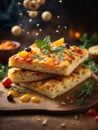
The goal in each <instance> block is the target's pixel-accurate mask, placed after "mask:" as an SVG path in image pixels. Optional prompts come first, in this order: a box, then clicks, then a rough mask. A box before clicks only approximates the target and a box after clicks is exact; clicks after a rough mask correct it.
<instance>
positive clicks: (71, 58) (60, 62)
mask: <svg viewBox="0 0 98 130" xmlns="http://www.w3.org/2000/svg"><path fill="white" fill-rule="evenodd" d="M87 58H88V51H87V50H86V49H80V48H79V47H77V46H70V47H67V46H66V44H64V43H62V44H61V45H55V44H53V43H51V44H50V45H49V48H48V49H47V48H45V47H43V48H41V47H39V46H38V45H37V44H36V43H34V44H33V45H31V46H30V47H28V48H27V49H24V50H23V51H21V52H18V53H17V54H15V55H13V56H12V57H10V58H9V66H10V67H16V68H21V69H26V70H33V71H40V72H44V73H52V74H58V75H69V74H71V73H72V72H73V70H74V69H75V68H76V67H77V66H78V65H79V64H80V63H82V62H83V61H85V60H86V59H87Z"/></svg>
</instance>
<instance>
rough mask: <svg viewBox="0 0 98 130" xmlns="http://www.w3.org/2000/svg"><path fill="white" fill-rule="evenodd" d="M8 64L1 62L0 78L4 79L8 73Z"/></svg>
mask: <svg viewBox="0 0 98 130" xmlns="http://www.w3.org/2000/svg"><path fill="white" fill-rule="evenodd" d="M7 70H8V66H7V65H2V64H0V80H2V79H3V78H4V77H6V75H7Z"/></svg>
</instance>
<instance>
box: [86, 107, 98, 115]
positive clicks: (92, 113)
mask: <svg viewBox="0 0 98 130" xmlns="http://www.w3.org/2000/svg"><path fill="white" fill-rule="evenodd" d="M87 114H88V115H90V116H96V115H97V112H96V111H95V109H93V108H91V109H89V110H88V112H87Z"/></svg>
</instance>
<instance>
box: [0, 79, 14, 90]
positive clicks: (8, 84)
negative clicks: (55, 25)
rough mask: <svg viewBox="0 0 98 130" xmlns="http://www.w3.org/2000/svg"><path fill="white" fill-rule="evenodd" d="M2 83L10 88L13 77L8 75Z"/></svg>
mask: <svg viewBox="0 0 98 130" xmlns="http://www.w3.org/2000/svg"><path fill="white" fill-rule="evenodd" d="M1 83H2V84H3V86H4V87H5V88H9V87H10V85H11V83H12V81H11V79H10V78H9V77H6V78H5V79H4V80H3V81H2V82H1Z"/></svg>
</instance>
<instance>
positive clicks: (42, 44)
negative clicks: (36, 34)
mask: <svg viewBox="0 0 98 130" xmlns="http://www.w3.org/2000/svg"><path fill="white" fill-rule="evenodd" d="M35 43H36V46H37V47H38V48H42V49H46V50H49V49H50V43H51V41H50V36H47V37H45V38H44V39H43V40H40V39H38V40H36V41H35Z"/></svg>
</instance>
